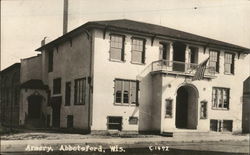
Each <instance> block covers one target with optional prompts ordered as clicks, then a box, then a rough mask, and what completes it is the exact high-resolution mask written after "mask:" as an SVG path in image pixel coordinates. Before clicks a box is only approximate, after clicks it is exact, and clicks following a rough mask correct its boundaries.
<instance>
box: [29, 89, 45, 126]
mask: <svg viewBox="0 0 250 155" xmlns="http://www.w3.org/2000/svg"><path fill="white" fill-rule="evenodd" d="M42 100H43V97H42V96H41V95H36V94H33V95H31V96H29V97H28V117H27V119H26V127H28V128H40V127H42V126H43V124H44V122H43V117H42Z"/></svg>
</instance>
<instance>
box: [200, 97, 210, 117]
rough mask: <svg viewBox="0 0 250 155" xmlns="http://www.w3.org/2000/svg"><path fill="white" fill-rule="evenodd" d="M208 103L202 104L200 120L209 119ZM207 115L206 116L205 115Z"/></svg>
mask: <svg viewBox="0 0 250 155" xmlns="http://www.w3.org/2000/svg"><path fill="white" fill-rule="evenodd" d="M202 105H204V106H205V107H203V106H202ZM203 108H204V109H205V110H204V111H202V109H203ZM207 111H208V110H207V101H201V102H200V119H207V118H208V114H207ZM202 113H205V116H204V114H202Z"/></svg>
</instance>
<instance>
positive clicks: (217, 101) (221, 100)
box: [212, 87, 230, 109]
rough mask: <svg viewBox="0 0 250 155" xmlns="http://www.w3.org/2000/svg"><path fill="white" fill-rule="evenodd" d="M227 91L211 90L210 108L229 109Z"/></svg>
mask: <svg viewBox="0 0 250 155" xmlns="http://www.w3.org/2000/svg"><path fill="white" fill-rule="evenodd" d="M229 95H230V94H229V89H228V88H216V87H214V88H213V94H212V107H213V108H214V109H229Z"/></svg>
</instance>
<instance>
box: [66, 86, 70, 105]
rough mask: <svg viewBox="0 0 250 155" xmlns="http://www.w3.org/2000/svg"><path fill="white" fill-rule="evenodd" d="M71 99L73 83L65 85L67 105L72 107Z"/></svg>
mask: <svg viewBox="0 0 250 155" xmlns="http://www.w3.org/2000/svg"><path fill="white" fill-rule="evenodd" d="M70 98H71V82H66V85H65V105H66V106H69V105H70Z"/></svg>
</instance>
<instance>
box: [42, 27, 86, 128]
mask: <svg viewBox="0 0 250 155" xmlns="http://www.w3.org/2000/svg"><path fill="white" fill-rule="evenodd" d="M90 49H91V47H90V38H88V36H87V35H86V33H84V32H83V33H81V34H79V35H78V36H75V37H72V38H71V40H70V39H69V40H68V41H65V42H64V43H61V44H59V45H58V46H55V47H53V48H51V49H47V50H46V51H43V52H42V54H43V56H42V63H43V73H42V76H43V82H44V83H45V84H47V85H48V86H49V89H50V91H51V97H56V96H61V97H62V103H61V109H60V127H62V128H66V127H67V116H68V115H73V127H74V128H79V129H88V119H89V118H88V117H89V107H88V106H89V97H88V96H89V94H88V89H89V86H88V77H89V76H90ZM48 52H53V71H51V72H48ZM56 78H61V91H60V93H59V94H53V80H54V79H56ZM81 78H86V79H87V80H86V82H87V83H86V85H87V90H86V92H87V94H86V97H85V104H84V105H75V104H74V95H75V80H76V79H81ZM66 82H71V92H70V94H71V98H70V105H69V106H67V105H65V87H66ZM47 111H48V113H47V115H51V116H52V117H53V115H52V109H51V106H49V107H47Z"/></svg>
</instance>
